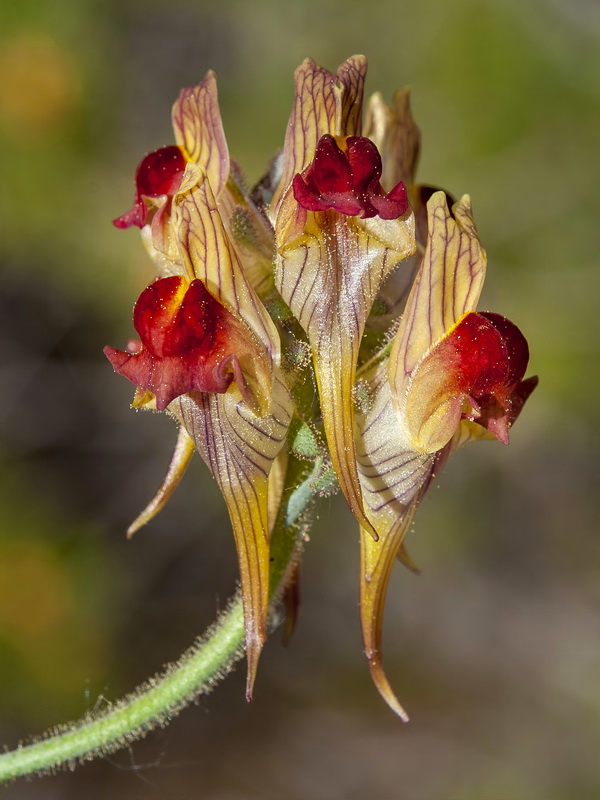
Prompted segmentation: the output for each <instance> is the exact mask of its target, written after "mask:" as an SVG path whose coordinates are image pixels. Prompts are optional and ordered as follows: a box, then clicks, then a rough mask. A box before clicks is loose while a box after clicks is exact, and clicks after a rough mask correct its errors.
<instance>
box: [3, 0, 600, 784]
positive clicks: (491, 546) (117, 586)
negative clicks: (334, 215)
mask: <svg viewBox="0 0 600 800" xmlns="http://www.w3.org/2000/svg"><path fill="white" fill-rule="evenodd" d="M599 9H600V6H599V5H598V4H597V3H595V2H593V1H592V0H525V1H523V0H457V1H456V2H447V1H446V0H430V1H429V2H423V3H409V2H407V1H406V0H379V1H377V0H376V1H375V2H358V1H357V0H343V1H342V0H331V2H328V0H320V2H316V1H314V0H304V2H299V1H298V0H288V2H287V3H285V4H283V3H282V4H279V3H275V2H273V1H272V0H254V1H253V2H252V3H249V2H241V0H238V2H220V3H217V2H214V3H211V2H206V1H204V0H195V1H194V0H171V2H168V3H166V2H156V1H155V0H144V2H141V0H139V1H138V0H120V1H119V2H117V0H105V1H101V0H97V1H94V0H90V1H83V2H79V0H54V1H51V0H47V2H43V0H19V3H12V2H10V0H3V2H2V3H0V166H1V170H0V175H1V188H0V203H1V207H0V221H1V222H0V225H1V236H0V269H1V273H0V371H1V378H0V393H1V400H0V437H1V438H0V470H1V475H0V744H3V745H6V746H9V747H14V746H15V745H16V744H17V742H18V741H19V739H21V738H22V737H26V736H27V735H28V734H36V733H38V734H39V733H41V732H42V731H43V730H45V729H46V728H48V727H50V726H52V725H54V724H55V723H59V722H65V721H67V720H69V719H74V718H77V717H79V716H81V715H82V714H83V713H84V712H85V711H86V710H87V709H89V708H93V707H102V706H103V704H105V703H107V702H108V701H110V700H111V699H116V698H118V697H120V696H121V695H123V694H124V693H126V692H127V691H129V690H130V689H132V688H133V687H134V686H135V685H137V684H138V683H139V682H141V681H142V680H143V679H144V678H146V677H147V676H149V675H151V674H153V673H155V672H156V671H158V670H159V669H160V668H161V665H162V664H164V663H166V662H168V661H169V660H172V659H174V658H176V657H177V656H178V655H179V653H180V652H182V651H183V650H184V649H185V648H186V647H187V646H188V645H189V644H190V643H191V641H192V640H193V638H194V637H195V635H196V634H198V633H200V632H202V630H203V629H204V627H205V626H206V625H207V624H209V623H210V621H211V620H212V619H213V617H214V615H215V613H216V611H217V609H219V608H221V607H223V605H224V604H225V602H226V599H227V597H228V595H229V594H230V593H231V592H232V591H233V588H234V584H235V580H236V564H235V555H234V548H233V541H232V538H231V536H230V533H229V529H228V522H227V519H226V515H225V511H224V506H223V503H222V501H221V498H220V496H219V495H218V493H217V491H216V489H215V487H214V484H213V481H212V480H211V479H210V478H209V476H208V473H207V470H206V469H205V468H204V467H203V465H202V464H201V463H200V461H199V460H198V463H196V464H194V465H193V467H192V468H191V470H190V473H189V474H188V475H187V476H186V479H185V481H184V484H183V485H182V487H181V488H180V490H179V491H178V492H177V494H176V496H175V498H174V500H173V502H172V503H171V505H170V507H169V508H168V509H167V510H166V511H165V512H163V514H162V515H161V516H160V517H159V518H158V519H156V521H155V522H153V523H152V524H151V525H150V526H149V527H148V528H147V529H144V530H143V531H141V532H140V533H139V534H137V536H136V537H135V538H134V540H133V541H131V542H126V541H125V539H124V536H123V531H124V529H125V528H126V526H127V524H128V523H129V522H130V521H131V519H132V518H133V516H135V514H136V513H137V512H138V511H139V510H140V508H142V507H143V505H144V504H145V502H146V501H147V500H148V499H149V497H150V496H151V495H152V493H153V491H154V489H155V488H156V486H157V485H158V482H159V481H160V479H161V478H162V475H163V472H164V469H165V467H166V464H167V461H168V458H169V456H170V450H171V446H172V442H173V434H174V431H173V425H172V423H171V421H170V420H169V419H167V418H166V417H165V416H164V415H151V414H143V413H138V414H136V413H134V412H132V411H130V410H129V408H128V404H129V402H130V399H131V388H130V386H129V385H128V384H127V382H126V381H124V380H123V379H121V378H118V377H116V376H114V375H113V374H112V370H111V368H110V366H109V365H108V363H107V362H106V361H105V360H104V358H103V356H102V353H101V349H102V347H103V345H105V344H107V343H110V344H113V345H115V346H119V345H120V344H122V343H123V342H124V341H125V339H126V337H128V336H129V335H130V333H131V332H132V328H131V323H130V318H131V317H130V314H131V307H132V304H133V302H134V300H135V299H136V297H137V295H138V294H139V291H140V290H141V288H142V287H143V286H145V285H146V283H147V282H148V281H149V279H150V277H151V274H152V271H151V268H150V265H149V263H148V262H147V260H146V257H145V255H144V253H143V251H142V248H141V245H140V242H139V239H138V236H137V235H136V233H135V231H128V232H121V231H117V230H116V229H114V228H113V227H112V226H111V225H110V220H111V219H112V218H113V217H115V216H118V215H119V214H121V213H123V212H124V211H125V210H126V209H127V208H128V207H129V205H130V201H131V195H132V177H133V172H134V168H135V166H136V164H137V163H138V161H139V159H140V157H141V156H142V155H143V154H144V153H145V152H147V151H149V150H152V149H155V148H156V147H158V146H161V145H163V144H168V143H170V142H171V141H172V135H171V132H170V119H169V113H170V106H171V103H172V102H173V100H174V98H175V97H176V95H177V92H178V90H179V88H180V87H182V86H187V85H191V84H193V83H196V82H197V81H198V80H199V79H200V78H201V77H202V76H203V74H204V73H205V71H206V70H207V69H209V68H214V69H216V70H217V72H218V76H219V88H220V99H221V108H222V114H223V117H224V121H225V128H226V131H227V135H228V139H229V144H230V149H231V152H232V154H233V155H234V156H235V157H236V158H237V159H238V160H239V161H240V162H241V163H242V164H243V165H244V167H245V169H246V174H247V176H248V179H249V180H250V181H253V180H256V179H257V178H258V177H260V175H261V172H262V170H263V167H264V165H265V164H266V162H267V161H268V159H269V158H270V157H271V156H272V154H273V153H274V152H275V150H276V149H277V148H278V147H279V146H280V144H281V142H282V139H283V133H284V128H285V124H286V121H287V117H288V113H289V109H290V102H291V97H292V71H293V69H294V67H295V66H296V65H297V64H298V63H300V61H301V60H302V59H303V58H304V57H305V56H307V55H310V56H312V57H313V58H315V59H316V60H317V61H318V62H319V63H321V64H323V65H324V66H327V67H329V68H330V69H335V68H336V66H337V64H338V63H340V62H341V61H342V60H343V59H344V58H345V57H347V56H348V55H350V54H352V53H354V52H364V53H366V54H367V55H368V56H369V59H370V64H371V67H370V75H369V81H368V87H367V88H368V91H375V90H376V89H381V90H382V91H383V92H384V94H385V95H386V96H387V97H388V98H389V97H390V96H391V93H392V92H393V90H394V89H395V88H396V87H397V86H399V85H402V84H406V83H409V84H411V85H412V87H413V90H414V113H415V116H416V118H417V120H418V122H419V124H420V126H421V128H422V132H423V155H422V161H421V169H420V174H419V177H420V179H421V180H422V181H424V182H428V183H434V184H437V185H441V186H444V187H445V188H447V189H449V190H450V191H452V192H453V193H454V194H456V195H459V194H461V193H463V192H469V193H471V195H472V197H473V202H474V208H475V214H476V218H477V221H478V225H479V229H480V233H481V236H482V240H483V242H484V245H485V247H486V249H487V250H488V254H489V258H490V269H489V273H488V275H489V277H488V281H487V285H486V289H485V292H484V297H483V302H482V307H484V308H489V309H492V310H495V311H498V312H501V313H503V314H505V315H506V316H508V317H509V318H510V319H512V320H514V321H515V322H516V323H517V324H518V325H519V326H520V327H521V328H522V330H523V331H524V332H525V334H526V336H527V337H528V339H529V342H530V346H531V351H532V359H531V372H536V373H538V374H539V375H540V386H539V389H538V390H537V391H536V393H535V394H534V395H533V397H532V398H531V400H530V401H529V403H528V405H527V407H526V408H525V411H524V412H523V415H522V417H521V419H520V420H519V423H518V424H517V425H516V427H515V429H514V432H513V435H512V439H513V441H512V444H511V446H510V448H504V447H502V446H500V445H499V444H491V443H486V444H485V445H480V446H477V447H473V448H472V449H467V450H466V451H464V452H462V453H460V454H458V455H457V456H456V457H455V458H454V460H453V461H452V463H451V465H450V467H449V469H448V470H447V472H446V473H445V474H444V475H443V477H442V478H441V479H440V481H439V487H438V488H436V489H435V490H434V491H432V492H431V493H430V495H429V496H428V498H427V500H426V501H425V502H424V504H423V506H422V508H421V510H420V513H419V515H418V518H417V522H416V525H415V529H414V531H413V532H412V534H411V537H410V541H409V547H410V551H411V554H412V555H413V557H414V558H415V560H416V561H417V562H418V564H419V565H420V566H421V567H422V569H423V574H422V575H421V576H420V577H417V576H415V575H412V574H409V573H408V572H407V571H406V570H403V569H402V568H400V567H398V568H397V571H396V574H395V575H394V577H393V580H392V585H391V588H390V597H389V603H388V608H387V616H386V639H385V646H386V666H387V670H388V674H389V675H390V677H391V679H392V682H393V684H394V685H395V687H396V688H397V690H398V693H399V696H400V698H401V700H402V701H403V702H404V703H405V705H406V707H407V709H408V711H409V713H410V714H411V717H412V721H411V723H410V724H409V725H402V724H400V723H399V722H398V720H397V719H396V718H395V717H394V716H393V715H392V714H391V713H390V712H389V711H388V709H387V708H386V707H385V705H384V704H383V703H382V702H381V700H380V699H379V698H378V696H377V694H376V692H375V690H374V689H373V687H372V685H371V683H370V680H369V677H368V674H367V669H366V666H365V663H364V662H363V657H362V654H361V646H360V635H359V626H358V618H357V578H356V576H357V570H358V547H357V532H356V530H355V527H354V524H353V522H352V520H351V518H350V515H349V514H348V512H347V511H346V509H345V508H344V505H343V503H342V502H340V501H339V500H333V501H331V502H325V503H324V504H323V506H322V507H321V509H320V512H319V518H318V520H317V522H316V524H315V527H314V531H313V533H312V537H311V541H310V544H309V545H308V546H307V549H306V553H305V559H304V568H303V583H302V607H301V613H300V620H299V625H298V629H297V632H296V635H295V638H294V639H293V641H292V643H291V644H290V645H289V646H288V647H287V648H284V647H283V646H282V644H281V636H280V633H279V632H275V634H274V635H273V636H272V638H271V640H270V641H269V642H268V644H267V647H266V649H265V653H264V655H263V658H262V661H261V667H260V672H259V678H258V683H257V687H256V694H255V701H254V702H253V703H252V704H251V705H250V706H249V705H247V704H246V702H245V701H244V698H243V683H244V674H243V673H244V670H243V669H238V671H237V672H236V673H235V674H234V675H233V676H232V677H230V678H229V679H228V680H227V681H226V682H225V683H223V684H221V685H220V686H219V688H218V689H217V690H216V691H215V693H214V694H213V695H212V696H210V697H208V698H204V699H202V700H201V701H200V702H199V703H198V704H197V705H196V706H193V707H191V708H190V709H188V710H186V711H185V712H183V713H182V715H181V716H180V717H179V718H178V719H176V720H175V721H174V722H173V723H172V724H171V726H170V727H169V728H167V729H164V730H159V731H157V732H154V733H152V734H151V735H150V736H149V737H148V738H147V739H146V740H144V741H143V742H141V743H138V744H135V745H134V746H132V747H131V748H130V749H129V750H125V751H123V752H121V753H118V754H116V755H114V756H112V757H110V758H106V759H103V760H99V761H96V762H94V763H92V764H89V765H86V766H84V767H81V768H79V769H78V770H76V771H75V772H74V773H59V774H58V775H56V776H54V777H50V778H44V779H42V780H34V781H33V782H27V783H26V782H23V781H21V782H18V783H15V784H13V785H12V786H9V787H7V788H5V789H4V790H3V792H4V794H3V796H6V797H9V798H15V799H16V800H25V799H26V800H41V799H42V798H43V800H53V799H54V798H57V799H58V798H60V799H61V800H71V798H73V800H75V798H77V799H79V798H82V797H85V798H86V800H100V799H101V798H109V797H110V798H117V799H120V798H123V799H125V798H126V799H127V800H138V798H139V800H142V798H144V799H145V798H147V799H148V800H201V799H202V800H204V799H206V800H209V799H210V800H320V799H321V798H324V799H329V798H331V799H334V798H335V799H336V800H337V798H343V800H394V799H395V798H410V799H411V800H421V799H422V800H429V799H430V798H444V799H448V800H508V799H509V798H515V800H542V798H543V800H565V799H566V798H568V799H569V800H583V799H584V798H597V797H598V796H600V763H599V759H598V752H600V750H599V744H600V642H599V633H600V581H599V580H598V579H599V577H600V566H599V556H600V543H599V533H600V526H599V522H598V520H599V519H600V503H599V501H598V484H599V481H598V477H599V467H598V464H599V458H600V448H599V446H598V445H599V436H600V434H599V431H600V425H599V423H600V412H599V405H598V401H599V394H600V393H599V389H600V381H599V373H600V359H599V341H600V313H599V309H598V304H599V299H600V277H599V276H600V263H599V252H600V234H599V230H600V224H599V222H598V218H599V212H600V202H599V199H598V195H599V182H600V181H599V174H598V155H599V151H598V148H599V142H600V103H599V100H600V58H599V45H600V11H599ZM0 794H1V791H0Z"/></svg>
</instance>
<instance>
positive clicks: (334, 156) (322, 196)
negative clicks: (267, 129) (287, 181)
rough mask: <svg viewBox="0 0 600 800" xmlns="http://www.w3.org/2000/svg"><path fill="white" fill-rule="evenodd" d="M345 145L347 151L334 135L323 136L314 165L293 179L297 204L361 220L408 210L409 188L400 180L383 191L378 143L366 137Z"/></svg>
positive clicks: (390, 216) (351, 138) (351, 139)
mask: <svg viewBox="0 0 600 800" xmlns="http://www.w3.org/2000/svg"><path fill="white" fill-rule="evenodd" d="M345 145H346V151H345V152H344V151H343V150H341V149H340V147H339V146H338V143H337V142H336V140H335V139H334V137H333V136H330V135H329V134H325V135H324V136H321V138H320V139H319V143H318V145H317V149H316V152H315V157H314V159H313V161H312V163H311V164H310V166H309V167H308V168H307V169H306V170H305V171H304V173H303V174H302V175H300V174H297V175H296V176H295V177H294V180H293V183H292V186H293V191H294V197H295V198H296V200H297V202H298V203H299V204H300V205H301V206H302V208H306V209H307V210H308V211H327V210H328V209H330V208H331V209H334V210H335V211H338V212H339V213H341V214H345V215H346V216H349V217H356V216H358V215H359V214H361V217H362V219H367V218H369V217H375V216H379V217H381V219H397V218H398V217H401V216H403V214H405V213H406V212H407V210H408V207H409V204H408V196H407V192H406V186H405V185H404V183H403V182H402V181H400V182H399V183H397V184H396V185H395V186H394V188H393V189H392V190H391V191H390V192H388V193H387V194H386V193H385V192H384V190H383V188H382V186H381V183H380V178H381V172H382V164H381V156H380V155H379V151H378V150H377V147H376V146H375V144H373V142H372V141H371V140H370V139H367V138H365V137H364V136H349V137H348V138H347V139H346V140H345Z"/></svg>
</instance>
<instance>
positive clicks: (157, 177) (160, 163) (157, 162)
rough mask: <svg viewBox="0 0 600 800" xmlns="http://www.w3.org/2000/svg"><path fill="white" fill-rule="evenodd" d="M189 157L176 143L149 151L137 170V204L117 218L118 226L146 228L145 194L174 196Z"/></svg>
mask: <svg viewBox="0 0 600 800" xmlns="http://www.w3.org/2000/svg"><path fill="white" fill-rule="evenodd" d="M185 165H186V160H185V158H184V157H183V153H182V152H181V149H180V148H179V147H177V146H176V145H169V146H168V147H161V148H160V149H159V150H154V152H152V153H149V154H148V155H147V156H146V157H145V158H144V159H143V160H142V161H141V162H140V164H139V166H138V168H137V170H136V173H135V197H134V199H133V207H132V208H131V210H130V211H128V212H127V213H126V214H123V216H122V217H117V219H114V220H113V225H114V226H115V227H116V228H130V227H131V226H132V225H137V227H138V228H143V227H144V225H145V224H146V220H147V218H148V208H147V207H146V204H145V203H144V199H143V198H144V197H160V196H161V195H167V196H169V197H172V196H173V195H174V194H175V192H176V191H177V190H178V189H179V187H180V186H181V179H182V177H183V173H184V171H185Z"/></svg>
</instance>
